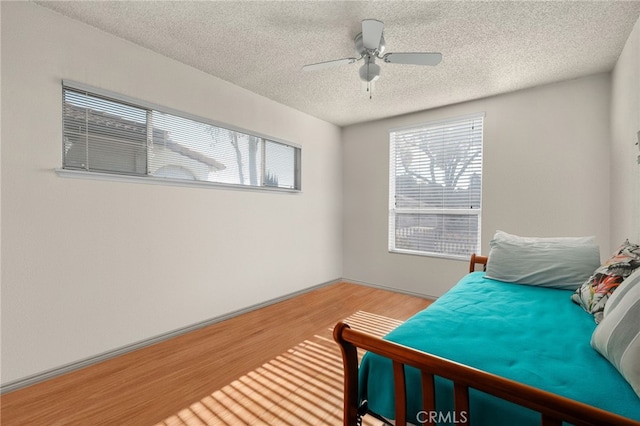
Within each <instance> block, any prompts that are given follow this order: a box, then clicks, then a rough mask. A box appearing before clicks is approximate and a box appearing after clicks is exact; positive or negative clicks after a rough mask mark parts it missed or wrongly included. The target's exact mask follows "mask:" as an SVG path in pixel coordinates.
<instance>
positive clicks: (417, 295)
mask: <svg viewBox="0 0 640 426" xmlns="http://www.w3.org/2000/svg"><path fill="white" fill-rule="evenodd" d="M342 282H345V283H352V284H358V285H363V286H365V287H371V288H377V289H379V290H386V291H391V292H393V293H400V294H406V295H407V296H413V297H420V298H421V299H429V300H436V299H437V298H438V297H437V296H432V295H430V294H425V293H416V292H413V291H408V290H402V289H399V288H396V287H388V286H384V285H382V284H374V283H370V282H366V281H359V280H352V279H350V278H343V279H342Z"/></svg>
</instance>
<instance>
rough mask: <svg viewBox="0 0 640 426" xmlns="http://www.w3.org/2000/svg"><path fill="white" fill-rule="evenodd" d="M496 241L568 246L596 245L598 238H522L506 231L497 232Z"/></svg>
mask: <svg viewBox="0 0 640 426" xmlns="http://www.w3.org/2000/svg"><path fill="white" fill-rule="evenodd" d="M493 240H494V241H507V242H512V243H517V244H534V243H564V244H566V245H571V244H575V245H580V244H595V243H596V237H594V236H588V237H521V236H519V235H513V234H509V233H507V232H504V231H496V233H495V235H494V236H493Z"/></svg>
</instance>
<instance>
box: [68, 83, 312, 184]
mask: <svg viewBox="0 0 640 426" xmlns="http://www.w3.org/2000/svg"><path fill="white" fill-rule="evenodd" d="M62 92H63V168H64V169H68V170H83V171H88V172H96V173H110V174H118V175H128V176H140V177H149V178H156V179H165V180H179V181H184V180H190V181H205V182H215V183H221V184H230V185H241V186H250V187H269V188H277V189H288V190H300V187H301V185H300V180H301V179H300V177H301V173H300V160H301V150H300V148H299V147H297V146H294V145H291V144H287V143H284V142H279V141H274V140H271V139H268V138H264V137H262V136H258V135H254V134H249V133H245V132H241V131H237V130H232V129H228V128H225V127H220V126H217V125H215V124H213V123H211V122H208V121H207V120H206V119H199V118H198V117H190V116H189V115H188V114H180V113H176V112H174V111H167V110H163V109H162V108H158V107H154V106H151V105H148V104H145V103H144V102H142V101H136V100H130V99H129V98H126V97H124V96H120V95H116V94H112V93H107V92H104V91H101V90H99V89H95V90H92V88H85V87H84V86H83V85H80V84H78V83H71V82H63V88H62Z"/></svg>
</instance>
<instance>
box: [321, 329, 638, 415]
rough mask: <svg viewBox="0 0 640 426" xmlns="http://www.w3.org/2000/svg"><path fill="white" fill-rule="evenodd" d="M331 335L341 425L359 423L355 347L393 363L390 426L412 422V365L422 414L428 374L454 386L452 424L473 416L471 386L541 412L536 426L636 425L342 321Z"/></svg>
mask: <svg viewBox="0 0 640 426" xmlns="http://www.w3.org/2000/svg"><path fill="white" fill-rule="evenodd" d="M333 337H334V339H335V341H336V342H338V344H339V345H340V348H341V350H342V360H343V365H344V422H343V424H344V425H345V426H355V425H357V424H359V422H358V416H359V414H358V410H359V408H360V407H359V400H358V399H359V398H358V355H357V348H361V349H364V350H366V351H369V352H373V353H376V354H378V355H381V356H384V357H386V358H390V359H391V360H392V361H393V376H394V392H395V401H396V407H395V412H396V416H395V424H396V425H404V424H406V422H407V420H409V421H410V422H411V423H414V424H415V423H417V421H416V419H407V412H406V388H405V377H404V366H405V365H409V366H412V367H415V368H417V369H419V370H420V371H421V372H422V395H423V401H422V405H423V407H422V409H423V410H424V411H426V412H434V411H435V409H436V408H435V407H436V405H435V402H436V395H435V390H434V389H435V386H434V376H440V377H444V378H446V379H449V380H451V381H452V382H453V383H454V404H455V413H456V414H455V418H456V419H459V421H458V422H457V423H458V424H469V420H470V419H472V418H473V413H472V412H469V388H474V389H478V390H480V391H483V392H485V393H488V394H491V395H494V396H496V397H498V398H501V399H504V400H506V401H510V402H513V403H515V404H518V405H521V406H523V407H527V408H530V409H532V410H534V411H537V412H539V413H540V414H541V422H540V424H541V425H544V426H547V425H549V426H551V425H554V426H560V425H561V424H562V422H563V421H566V422H569V423H573V424H575V425H593V426H600V425H635V426H638V425H640V422H637V421H634V420H632V419H628V418H625V417H621V416H618V415H616V414H612V413H610V412H607V411H604V410H601V409H598V408H595V407H592V406H590V405H586V404H583V403H580V402H576V401H574V400H571V399H568V398H564V397H562V396H559V395H555V394H552V393H549V392H545V391H542V390H540V389H537V388H534V387H531V386H527V385H524V384H522V383H518V382H515V381H513V380H509V379H505V378H504V377H500V376H496V375H494V374H490V373H487V372H485V371H481V370H478V369H475V368H472V367H469V366H466V365H463V364H459V363H457V362H453V361H450V360H447V359H444V358H441V357H438V356H435V355H431V354H428V353H426V352H422V351H418V350H415V349H412V348H409V347H406V346H403V345H399V344H396V343H393V342H389V341H386V340H383V339H381V338H379V337H375V336H373V335H370V334H368V333H364V332H361V331H357V330H353V329H351V328H350V327H349V326H348V325H347V324H344V323H343V322H339V323H338V324H337V325H336V326H335V328H334V330H333ZM426 420H427V419H426ZM423 424H430V423H423Z"/></svg>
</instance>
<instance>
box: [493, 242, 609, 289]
mask: <svg viewBox="0 0 640 426" xmlns="http://www.w3.org/2000/svg"><path fill="white" fill-rule="evenodd" d="M489 245H490V247H491V250H490V252H489V261H488V263H487V273H486V277H487V278H491V279H494V280H499V281H505V282H513V283H517V284H529V285H537V286H542V287H552V288H560V289H565V290H575V289H577V288H578V287H580V285H581V284H583V283H584V282H585V280H587V279H588V278H589V277H590V276H591V274H592V273H593V271H594V270H595V269H596V268H597V267H598V266H600V248H599V247H598V245H597V244H595V240H594V238H593V237H577V238H573V237H560V238H536V237H519V236H516V235H511V234H507V233H505V232H502V231H498V232H496V235H495V236H494V239H493V240H491V242H490V243H489Z"/></svg>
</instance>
